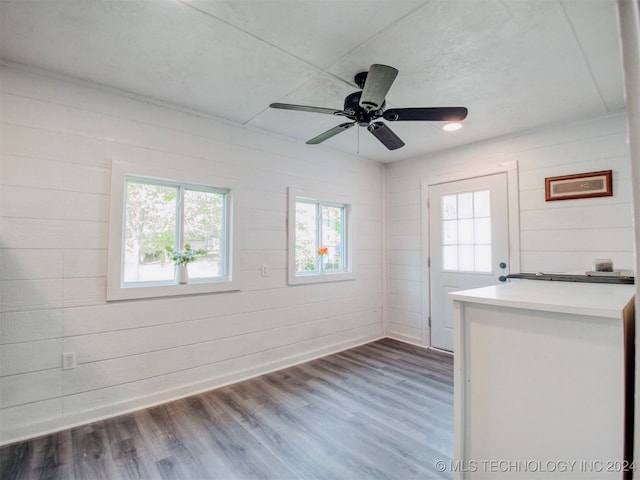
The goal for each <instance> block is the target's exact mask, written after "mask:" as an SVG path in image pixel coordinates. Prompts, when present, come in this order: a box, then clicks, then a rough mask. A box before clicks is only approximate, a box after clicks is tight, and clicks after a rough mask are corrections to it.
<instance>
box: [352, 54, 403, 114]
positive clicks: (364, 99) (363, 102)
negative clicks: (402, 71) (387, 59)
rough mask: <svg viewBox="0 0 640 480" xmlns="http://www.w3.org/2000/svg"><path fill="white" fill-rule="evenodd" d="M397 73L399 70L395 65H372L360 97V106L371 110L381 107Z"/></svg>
mask: <svg viewBox="0 0 640 480" xmlns="http://www.w3.org/2000/svg"><path fill="white" fill-rule="evenodd" d="M397 75H398V70H396V69H395V68H393V67H388V66H386V65H378V64H374V65H371V68H369V73H367V80H366V81H365V84H364V89H363V90H362V96H361V97H360V106H361V107H362V108H364V109H366V110H369V111H371V110H377V109H378V108H380V107H381V106H382V102H384V98H385V97H386V96H387V93H388V92H389V89H390V88H391V85H392V84H393V81H394V80H395V79H396V76H397Z"/></svg>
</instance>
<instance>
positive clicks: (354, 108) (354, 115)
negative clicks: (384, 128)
mask: <svg viewBox="0 0 640 480" xmlns="http://www.w3.org/2000/svg"><path fill="white" fill-rule="evenodd" d="M361 96H362V92H353V93H352V94H350V95H347V98H345V99H344V109H343V110H344V112H345V113H346V115H345V116H346V117H347V118H350V119H351V120H355V121H356V122H358V125H360V126H361V127H366V126H367V125H369V123H371V120H374V119H376V118H379V117H381V116H382V110H383V109H384V106H385V103H386V102H382V106H381V107H380V109H378V110H373V111H367V110H366V109H364V108H362V107H361V106H360V97H361Z"/></svg>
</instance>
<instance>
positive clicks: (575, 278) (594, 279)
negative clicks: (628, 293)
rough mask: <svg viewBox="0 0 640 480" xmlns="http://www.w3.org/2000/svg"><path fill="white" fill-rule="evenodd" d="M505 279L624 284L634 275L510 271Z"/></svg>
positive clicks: (628, 283) (627, 283)
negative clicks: (608, 275)
mask: <svg viewBox="0 0 640 480" xmlns="http://www.w3.org/2000/svg"><path fill="white" fill-rule="evenodd" d="M506 278H507V279H511V278H520V279H524V280H547V281H556V282H583V283H620V284H624V285H633V284H635V283H636V282H635V277H623V276H619V275H618V276H610V277H607V276H588V275H568V274H564V273H541V272H538V273H512V274H510V275H507V276H506Z"/></svg>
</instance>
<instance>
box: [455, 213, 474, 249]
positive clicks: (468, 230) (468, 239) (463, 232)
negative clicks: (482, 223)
mask: <svg viewBox="0 0 640 480" xmlns="http://www.w3.org/2000/svg"><path fill="white" fill-rule="evenodd" d="M458 243H459V244H460V245H473V219H468V220H467V219H465V220H458Z"/></svg>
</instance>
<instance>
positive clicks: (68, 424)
mask: <svg viewBox="0 0 640 480" xmlns="http://www.w3.org/2000/svg"><path fill="white" fill-rule="evenodd" d="M381 338H384V336H380V335H374V336H369V337H363V338H358V339H355V340H349V341H346V342H340V343H336V344H333V345H329V346H325V347H322V348H317V349H314V350H311V351H308V352H304V353H300V354H297V355H292V356H289V357H286V358H283V359H279V360H277V361H274V362H269V363H266V364H262V365H258V366H255V367H253V368H250V369H245V370H240V371H236V372H232V373H228V374H226V375H222V376H218V377H215V378H209V379H207V380H205V381H202V382H198V383H193V384H189V385H182V386H179V387H177V388H174V389H171V390H165V391H162V392H156V393H154V394H152V395H146V396H144V397H138V398H135V399H130V400H127V401H125V402H120V403H115V404H110V405H103V406H100V407H98V408H96V409H92V410H85V411H82V412H77V413H72V414H70V415H64V416H61V417H56V418H55V419H49V420H45V421H41V422H37V423H32V424H26V425H21V426H20V427H16V428H8V429H5V430H3V431H2V432H1V433H0V446H3V445H8V444H11V443H15V442H20V441H24V440H28V439H32V438H36V437H40V436H43V435H49V434H51V433H55V432H59V431H61V430H66V429H69V428H74V427H77V426H81V425H86V424H89V423H92V422H96V421H100V420H104V419H107V418H111V417H116V416H119V415H124V414H127V413H131V412H134V411H136V410H142V409H145V408H150V407H153V406H156V405H160V404H163V403H166V402H171V401H173V400H179V399H181V398H185V397H189V396H191V395H196V394H198V393H202V392H206V391H209V390H213V389H216V388H220V387H223V386H225V385H230V384H233V383H237V382H241V381H243V380H248V379H250V378H254V377H257V376H260V375H264V374H267V373H270V372H274V371H277V370H282V369H284V368H287V367H292V366H294V365H299V364H301V363H305V362H308V361H311V360H314V359H316V358H321V357H325V356H327V355H331V354H334V353H338V352H341V351H344V350H348V349H350V348H354V347H357V346H359V345H364V344H366V343H370V342H373V341H376V340H380V339H381Z"/></svg>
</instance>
